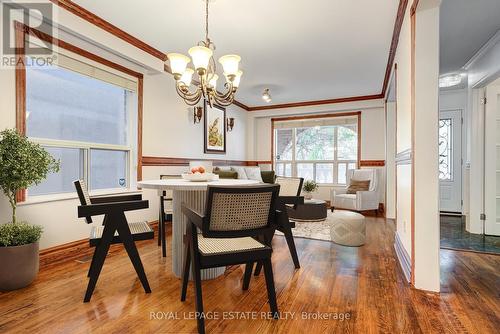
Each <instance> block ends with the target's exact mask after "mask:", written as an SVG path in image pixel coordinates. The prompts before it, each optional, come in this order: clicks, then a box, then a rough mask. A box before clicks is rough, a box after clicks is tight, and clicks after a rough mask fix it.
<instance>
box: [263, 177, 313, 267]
mask: <svg viewBox="0 0 500 334" xmlns="http://www.w3.org/2000/svg"><path fill="white" fill-rule="evenodd" d="M303 183H304V178H302V177H284V176H278V177H276V184H279V185H280V192H279V197H278V204H277V208H278V209H279V210H280V211H282V212H283V214H282V215H281V218H280V219H279V221H277V223H276V229H277V230H278V231H280V232H281V233H283V235H284V236H285V240H286V243H287V245H288V250H289V251H290V255H291V256H292V260H293V264H294V266H295V268H296V269H299V268H300V262H299V256H298V255H297V248H296V247H295V241H294V239H293V234H292V228H295V222H294V221H292V220H290V219H289V218H288V211H289V210H295V209H296V208H297V205H299V204H304V197H303V196H300V193H301V191H302V184H303ZM272 235H274V233H273V234H272ZM272 235H271V238H272ZM261 270H262V263H257V266H256V268H255V273H254V274H255V276H258V275H259V274H260V271H261Z"/></svg>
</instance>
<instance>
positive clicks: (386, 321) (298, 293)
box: [0, 217, 500, 333]
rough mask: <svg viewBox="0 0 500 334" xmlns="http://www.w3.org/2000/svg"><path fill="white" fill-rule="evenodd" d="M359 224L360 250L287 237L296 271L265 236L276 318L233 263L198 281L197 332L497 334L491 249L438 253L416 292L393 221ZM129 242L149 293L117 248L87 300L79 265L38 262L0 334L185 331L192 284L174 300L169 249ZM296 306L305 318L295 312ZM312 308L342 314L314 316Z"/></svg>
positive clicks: (0, 310)
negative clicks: (203, 317) (201, 325)
mask: <svg viewBox="0 0 500 334" xmlns="http://www.w3.org/2000/svg"><path fill="white" fill-rule="evenodd" d="M367 221H368V223H367V244H366V245H365V246H363V247H360V248H352V247H342V246H338V245H335V244H333V243H330V242H325V241H316V240H308V239H300V238H297V239H296V244H297V249H298V253H299V257H300V261H301V265H302V268H301V269H299V270H297V271H295V270H294V268H293V263H292V260H291V258H290V255H289V253H288V248H287V247H286V243H285V240H284V238H283V237H279V236H278V237H276V238H275V240H274V245H273V246H274V249H275V252H274V254H273V269H274V275H275V282H276V292H277V296H278V306H279V309H280V311H281V312H282V317H283V318H282V319H280V320H271V319H265V318H261V312H268V311H269V306H268V304H267V294H266V289H265V281H264V275H263V274H261V276H259V277H252V280H251V283H250V288H249V290H248V291H242V290H241V283H242V281H241V280H242V276H243V267H231V268H229V269H228V270H227V272H226V274H225V275H224V276H223V277H219V278H218V279H215V280H211V281H206V282H204V283H203V297H204V306H205V311H206V312H207V316H218V317H219V319H207V321H206V329H207V332H209V333H445V332H446V333H498V328H499V327H500V319H499V315H500V295H499V293H500V277H499V268H500V257H499V256H495V255H485V254H476V253H465V252H457V251H451V250H441V282H442V283H441V287H442V292H441V294H440V295H436V294H432V293H425V292H421V291H417V290H414V289H412V288H410V287H409V286H408V284H407V283H406V282H405V281H404V278H403V274H402V272H401V270H400V268H399V267H398V264H397V262H396V260H395V254H394V249H393V243H394V224H393V222H391V221H387V222H386V221H385V220H384V219H383V218H372V217H368V218H367ZM169 235H170V233H169ZM139 245H140V247H139V252H140V254H141V257H142V260H143V263H144V266H145V269H146V273H147V275H148V279H149V283H150V285H151V288H152V290H153V292H152V293H151V294H149V295H148V294H145V293H144V291H143V290H142V288H141V285H140V282H139V280H138V279H137V277H136V274H135V272H134V270H133V268H132V265H131V263H130V261H129V259H128V257H127V255H126V253H125V252H124V251H123V250H122V249H121V245H115V246H113V248H114V251H113V252H112V254H111V255H110V256H109V257H108V259H107V260H106V263H105V265H104V269H103V272H102V274H101V277H100V279H99V282H98V284H97V288H96V291H95V293H94V296H93V298H92V301H91V302H90V303H88V304H84V303H83V302H82V300H83V295H84V292H85V288H86V284H87V278H86V274H87V269H88V265H89V263H88V262H87V263H79V262H77V261H71V262H66V263H62V264H55V265H51V266H47V267H44V268H43V269H42V271H41V272H40V274H39V276H38V278H37V280H36V281H35V282H34V283H33V284H32V285H31V286H30V287H28V288H25V289H23V290H19V291H13V292H9V293H3V294H0V333H16V332H19V333H88V332H105V333H131V332H137V333H195V332H196V321H195V320H194V315H193V313H192V312H194V309H195V308H194V293H193V287H192V284H191V283H190V285H189V288H188V296H187V301H186V302H184V303H182V302H181V301H180V280H179V279H177V278H175V277H174V276H173V275H172V273H171V259H170V257H169V256H170V252H168V254H167V258H162V257H161V251H160V248H159V247H158V246H157V244H156V241H147V242H141V243H139ZM170 245H171V244H170V237H169V239H168V246H169V247H170ZM224 312H247V313H224ZM251 312H256V313H251ZM303 312H304V314H307V315H308V316H309V317H312V318H313V319H303V318H302V314H303ZM318 312H319V313H321V314H322V315H323V316H325V315H328V316H329V317H330V318H335V316H337V317H339V316H340V314H342V315H344V316H346V317H347V315H348V317H349V319H347V318H345V319H344V320H340V319H320V320H317V319H315V318H317V317H318V316H319V313H318ZM230 316H232V317H236V316H240V317H241V316H245V317H246V319H239V320H232V319H227V317H230ZM292 316H293V319H292V318H291V317H292ZM161 317H163V318H164V319H159V318H161ZM165 317H177V318H179V319H165ZM189 317H191V318H192V319H189ZM223 317H226V319H222V318H223ZM252 317H256V319H251V318H252ZM285 317H288V319H285ZM186 318H187V319H186Z"/></svg>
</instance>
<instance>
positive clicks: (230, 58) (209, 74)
mask: <svg viewBox="0 0 500 334" xmlns="http://www.w3.org/2000/svg"><path fill="white" fill-rule="evenodd" d="M209 1H210V0H205V40H204V41H200V42H198V45H197V46H193V47H192V48H190V49H189V50H188V53H189V55H190V56H191V58H189V57H187V56H185V55H183V54H180V53H169V54H168V55H167V56H168V60H169V61H170V70H171V71H172V74H173V75H174V79H175V80H176V90H177V93H178V94H179V96H180V97H182V98H183V99H184V102H186V103H187V104H188V105H190V106H194V105H196V104H197V103H198V102H199V101H200V100H201V98H202V97H203V98H204V99H205V100H206V101H207V102H208V104H209V105H210V106H213V104H214V103H216V104H219V105H222V106H228V105H230V104H231V103H233V101H234V95H235V94H236V90H237V89H238V86H239V85H240V79H241V76H242V74H243V72H242V71H241V70H239V68H238V66H239V62H240V60H241V57H240V56H238V55H235V54H229V55H225V56H222V57H220V58H219V63H220V64H221V65H222V68H223V70H224V76H225V78H226V83H225V84H224V87H225V88H226V92H224V93H219V92H218V91H217V79H218V78H219V76H218V75H217V74H215V72H216V70H217V67H216V65H215V60H214V57H213V53H214V50H215V44H214V43H213V42H212V41H211V40H210V38H209V37H208V3H209ZM191 60H192V61H193V67H194V70H193V69H191V68H188V67H187V65H188V64H189V63H190V62H191ZM195 72H196V74H198V79H197V81H194V80H193V75H194V73H195ZM191 84H193V86H194V88H195V90H194V91H191V90H190V86H191Z"/></svg>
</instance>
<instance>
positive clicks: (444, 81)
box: [439, 74, 462, 88]
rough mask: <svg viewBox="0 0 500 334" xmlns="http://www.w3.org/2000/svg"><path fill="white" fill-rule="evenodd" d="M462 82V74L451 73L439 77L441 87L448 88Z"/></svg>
mask: <svg viewBox="0 0 500 334" xmlns="http://www.w3.org/2000/svg"><path fill="white" fill-rule="evenodd" d="M461 82H462V76H461V75H460V74H449V75H445V76H442V77H441V78H439V87H440V88H447V87H453V86H456V85H458V84H460V83H461Z"/></svg>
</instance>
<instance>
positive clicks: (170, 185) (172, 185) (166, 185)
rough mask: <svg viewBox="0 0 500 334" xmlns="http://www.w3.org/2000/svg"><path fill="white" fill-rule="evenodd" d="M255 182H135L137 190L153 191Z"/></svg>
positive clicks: (251, 182)
mask: <svg viewBox="0 0 500 334" xmlns="http://www.w3.org/2000/svg"><path fill="white" fill-rule="evenodd" d="M259 183H261V182H259V181H256V180H243V179H219V180H214V181H208V182H206V181H204V182H194V181H187V180H183V179H164V180H148V181H139V182H137V188H139V189H155V190H169V189H171V190H206V189H207V187H208V186H209V185H210V186H235V187H238V186H249V185H255V184H259Z"/></svg>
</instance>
